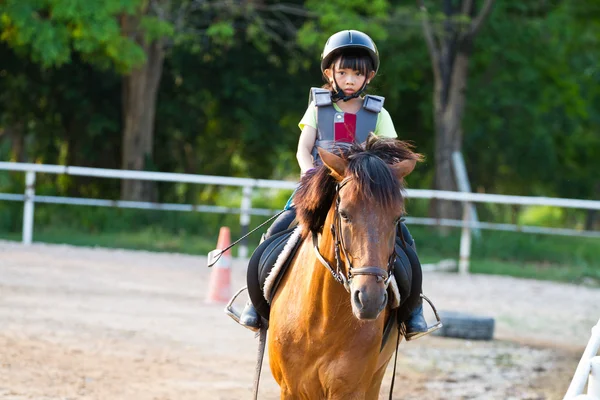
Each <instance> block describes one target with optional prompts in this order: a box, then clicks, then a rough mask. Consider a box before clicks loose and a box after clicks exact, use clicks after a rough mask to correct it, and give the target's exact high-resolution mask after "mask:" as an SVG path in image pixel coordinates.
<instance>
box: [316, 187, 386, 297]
mask: <svg viewBox="0 0 600 400" xmlns="http://www.w3.org/2000/svg"><path fill="white" fill-rule="evenodd" d="M351 179H352V177H351V176H349V177H346V178H345V179H344V180H343V181H341V182H340V183H338V184H337V186H336V188H335V215H334V217H333V223H332V224H331V235H332V236H333V240H334V247H335V252H334V253H335V265H336V268H335V269H334V268H333V267H332V266H331V264H330V263H329V262H328V261H327V260H326V259H325V257H323V255H322V254H321V252H320V251H319V238H318V235H317V233H316V232H315V231H312V241H313V247H314V250H315V253H316V255H317V258H318V259H319V261H320V262H321V264H323V265H324V266H325V268H327V269H328V270H329V272H330V273H331V275H332V276H333V279H335V280H336V281H337V282H339V283H341V284H342V285H344V288H345V289H346V291H347V292H348V293H350V283H351V282H352V278H353V277H354V276H358V275H371V276H374V277H375V278H376V279H377V282H381V281H382V280H383V281H384V283H385V288H386V289H387V288H388V286H389V284H390V280H391V279H392V276H393V273H394V270H393V268H394V263H395V262H396V251H395V249H394V250H392V254H390V256H389V258H388V265H387V271H384V270H382V269H381V268H379V267H360V268H354V267H353V266H352V260H351V258H350V257H349V256H348V250H347V249H346V244H345V243H344V235H342V234H341V231H342V219H341V217H340V190H341V189H342V188H343V187H344V186H345V185H346V184H347V183H348V182H349V181H350V180H351ZM340 249H341V252H340ZM341 253H343V255H344V258H345V259H346V262H347V263H348V268H347V272H346V273H344V271H343V268H342V266H343V264H344V263H343V262H342V258H341V255H340V254H341Z"/></svg>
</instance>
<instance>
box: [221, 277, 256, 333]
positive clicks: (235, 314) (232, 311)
mask: <svg viewBox="0 0 600 400" xmlns="http://www.w3.org/2000/svg"><path fill="white" fill-rule="evenodd" d="M244 290H248V287H247V286H244V287H243V288H241V289H240V290H238V291H237V292H236V293H235V294H234V295H233V297H232V298H231V300H229V303H227V305H226V306H225V310H224V311H225V314H227V315H229V316H230V317H231V319H232V320H234V321H235V322H237V323H238V324H240V325H241V326H243V327H244V328H246V329H250V330H251V331H252V332H258V329H257V328H254V327H252V326H248V325H244V324H242V323H241V322H240V318H241V316H242V311H240V310H239V309H237V308H235V307H234V305H233V303H234V302H235V300H236V299H237V298H238V296H239V295H240V294H241V293H242V292H243V291H244Z"/></svg>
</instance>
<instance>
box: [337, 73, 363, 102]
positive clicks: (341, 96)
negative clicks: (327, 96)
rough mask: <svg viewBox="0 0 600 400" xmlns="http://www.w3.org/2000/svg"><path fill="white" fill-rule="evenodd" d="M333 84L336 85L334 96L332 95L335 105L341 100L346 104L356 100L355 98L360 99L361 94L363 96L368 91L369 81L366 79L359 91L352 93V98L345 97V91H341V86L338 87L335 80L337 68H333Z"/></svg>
mask: <svg viewBox="0 0 600 400" xmlns="http://www.w3.org/2000/svg"><path fill="white" fill-rule="evenodd" d="M333 83H334V84H335V86H334V91H333V94H332V95H331V101H333V102H334V103H336V102H338V101H340V100H342V101H344V102H346V101H349V100H352V99H355V98H357V97H359V96H360V95H361V94H363V93H364V91H365V90H367V86H368V83H367V80H366V79H365V81H364V82H363V84H362V86H361V87H360V89H359V90H357V91H356V92H354V93H352V94H351V95H350V96H346V95H344V91H343V90H341V89H340V85H338V83H337V80H336V79H335V66H334V67H333Z"/></svg>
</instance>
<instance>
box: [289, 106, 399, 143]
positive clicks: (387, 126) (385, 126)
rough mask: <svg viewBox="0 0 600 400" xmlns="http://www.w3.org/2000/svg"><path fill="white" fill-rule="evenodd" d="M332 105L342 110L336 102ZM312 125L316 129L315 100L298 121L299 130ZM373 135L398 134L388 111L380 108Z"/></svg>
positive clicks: (392, 135)
mask: <svg viewBox="0 0 600 400" xmlns="http://www.w3.org/2000/svg"><path fill="white" fill-rule="evenodd" d="M333 107H334V108H335V109H336V110H337V111H339V112H342V110H341V109H340V108H339V107H338V105H337V104H335V103H333ZM306 125H308V126H312V127H313V128H315V129H317V107H315V102H314V101H311V103H310V104H309V105H308V108H307V109H306V112H305V113H304V116H303V117H302V119H301V120H300V122H299V123H298V126H299V127H300V130H302V129H304V127H305V126H306ZM373 133H374V134H375V136H381V137H388V138H396V137H398V134H397V133H396V129H394V122H393V121H392V117H390V113H389V112H388V111H387V110H386V109H385V108H382V109H381V111H380V112H379V114H378V115H377V124H376V125H375V131H374V132H373Z"/></svg>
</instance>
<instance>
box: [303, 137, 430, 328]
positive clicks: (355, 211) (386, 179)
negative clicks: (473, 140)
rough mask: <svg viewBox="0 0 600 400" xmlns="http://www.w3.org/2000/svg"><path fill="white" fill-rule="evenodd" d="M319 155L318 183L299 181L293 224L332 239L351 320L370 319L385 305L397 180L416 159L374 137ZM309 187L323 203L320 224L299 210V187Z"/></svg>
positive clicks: (401, 146) (400, 202)
mask: <svg viewBox="0 0 600 400" xmlns="http://www.w3.org/2000/svg"><path fill="white" fill-rule="evenodd" d="M319 155H320V156H321V159H322V161H323V164H324V166H323V167H322V168H321V169H320V170H319V171H317V172H316V174H320V175H321V178H319V177H317V176H315V177H314V178H313V179H310V180H311V182H305V181H303V184H304V185H301V189H300V191H299V196H300V207H299V209H298V216H299V219H300V221H301V223H302V224H303V225H305V224H307V223H308V225H309V226H308V229H310V230H312V231H315V228H316V226H315V225H319V224H321V226H322V227H323V228H324V229H323V231H324V235H325V234H327V233H330V234H331V235H332V236H333V242H334V248H335V252H334V253H335V259H336V263H337V269H338V270H339V271H338V273H339V278H341V281H342V283H343V284H344V285H345V286H346V289H347V290H348V291H349V292H350V296H351V299H350V301H351V304H352V310H353V313H354V315H355V316H356V317H357V318H359V319H375V318H377V317H378V316H379V314H380V313H381V311H382V310H383V309H385V307H386V305H387V300H388V299H387V286H388V284H389V277H390V274H392V273H393V264H394V261H395V247H394V246H395V237H396V229H397V225H398V222H399V221H400V218H401V217H402V215H403V214H404V199H403V197H402V192H401V191H402V188H403V186H402V182H403V178H404V177H405V176H406V175H408V174H409V173H410V172H411V171H412V170H413V169H414V167H415V164H416V162H417V161H418V160H419V159H420V155H419V154H416V153H413V152H412V151H411V150H410V147H409V146H408V145H407V144H406V143H404V142H401V141H399V140H391V139H378V138H375V137H370V138H369V140H368V141H367V143H366V144H365V145H364V146H358V145H354V146H352V148H351V149H346V150H342V151H340V152H338V153H337V154H334V153H331V152H327V151H325V150H322V149H319ZM325 176H326V177H327V180H324V179H325V178H324V177H325ZM314 181H316V182H314ZM315 183H316V184H318V185H319V186H320V188H319V189H321V193H323V195H324V196H325V197H329V199H328V201H329V206H328V211H327V214H326V216H325V219H324V220H319V219H318V218H315V215H314V213H315V210H313V212H312V213H310V212H308V211H307V210H306V207H304V208H303V206H307V205H308V204H307V202H306V196H305V195H306V194H307V188H306V187H303V186H310V184H313V185H314V184H315ZM297 196H298V195H297ZM308 208H309V209H310V206H309V207H308ZM309 211H310V210H309ZM306 218H312V219H311V220H310V221H307V220H306ZM303 219H304V220H303ZM311 223H312V224H313V226H310V224H311ZM326 231H329V232H326ZM334 277H335V274H334Z"/></svg>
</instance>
